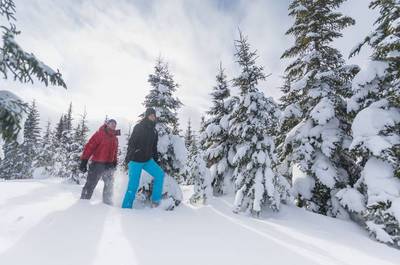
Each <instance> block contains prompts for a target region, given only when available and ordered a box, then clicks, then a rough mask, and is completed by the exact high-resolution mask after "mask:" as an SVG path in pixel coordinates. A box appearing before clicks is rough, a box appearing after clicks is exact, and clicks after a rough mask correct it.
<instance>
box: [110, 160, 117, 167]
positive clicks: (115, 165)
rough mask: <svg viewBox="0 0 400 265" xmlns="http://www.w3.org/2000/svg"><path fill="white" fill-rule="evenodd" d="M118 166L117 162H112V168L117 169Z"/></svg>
mask: <svg viewBox="0 0 400 265" xmlns="http://www.w3.org/2000/svg"><path fill="white" fill-rule="evenodd" d="M117 165H118V163H117V161H114V162H112V166H111V168H112V169H115V168H116V167H117Z"/></svg>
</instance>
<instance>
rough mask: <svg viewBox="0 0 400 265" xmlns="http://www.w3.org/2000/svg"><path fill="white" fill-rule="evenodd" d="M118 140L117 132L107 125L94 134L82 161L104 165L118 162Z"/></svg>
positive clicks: (86, 147)
mask: <svg viewBox="0 0 400 265" xmlns="http://www.w3.org/2000/svg"><path fill="white" fill-rule="evenodd" d="M117 153H118V138H117V137H116V136H115V132H114V131H112V130H110V129H109V128H107V126H106V125H103V126H101V127H100V129H99V130H98V131H97V132H96V133H95V134H93V136H92V137H91V138H90V139H89V142H88V143H87V144H86V145H85V147H84V149H83V153H82V155H81V159H82V160H89V159H90V158H91V160H92V161H95V162H103V163H114V162H117Z"/></svg>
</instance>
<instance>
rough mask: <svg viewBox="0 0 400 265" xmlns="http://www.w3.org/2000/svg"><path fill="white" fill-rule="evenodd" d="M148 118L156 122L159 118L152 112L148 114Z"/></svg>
mask: <svg viewBox="0 0 400 265" xmlns="http://www.w3.org/2000/svg"><path fill="white" fill-rule="evenodd" d="M148 119H149V120H151V121H154V122H155V121H156V119H157V118H156V115H154V114H150V115H149V116H148Z"/></svg>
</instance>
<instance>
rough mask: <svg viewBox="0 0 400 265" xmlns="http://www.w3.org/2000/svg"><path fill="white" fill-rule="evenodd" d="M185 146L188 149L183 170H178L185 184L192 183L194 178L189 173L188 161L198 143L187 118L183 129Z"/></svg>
mask: <svg viewBox="0 0 400 265" xmlns="http://www.w3.org/2000/svg"><path fill="white" fill-rule="evenodd" d="M185 146H186V149H187V150H188V159H187V163H186V165H185V168H184V170H182V171H181V172H180V178H179V179H180V181H181V182H182V183H183V184H185V185H193V180H194V179H193V174H191V173H190V167H188V163H189V161H190V158H191V156H192V151H193V150H197V148H198V144H197V135H196V134H195V132H194V131H193V128H192V123H191V121H190V119H189V120H188V124H187V128H186V131H185ZM192 146H196V148H192Z"/></svg>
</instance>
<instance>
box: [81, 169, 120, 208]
mask: <svg viewBox="0 0 400 265" xmlns="http://www.w3.org/2000/svg"><path fill="white" fill-rule="evenodd" d="M114 171H115V169H114V168H110V165H109V164H108V163H99V162H92V163H91V164H90V166H89V171H88V176H87V180H86V184H85V186H83V189H82V194H81V199H83V200H90V198H92V194H93V191H94V189H95V188H96V186H97V183H98V182H99V180H100V178H102V179H103V182H104V188H103V202H104V203H105V204H108V205H112V197H113V187H114V177H113V175H114Z"/></svg>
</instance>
